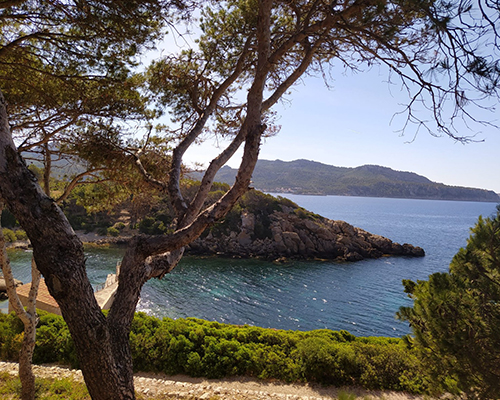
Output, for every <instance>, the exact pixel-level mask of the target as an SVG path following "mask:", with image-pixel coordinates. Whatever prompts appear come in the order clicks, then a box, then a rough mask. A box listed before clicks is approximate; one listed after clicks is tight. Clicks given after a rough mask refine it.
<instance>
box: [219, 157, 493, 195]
mask: <svg viewBox="0 0 500 400" xmlns="http://www.w3.org/2000/svg"><path fill="white" fill-rule="evenodd" d="M235 175H236V170H235V169H233V168H230V167H227V166H226V167H224V168H222V169H221V170H220V171H219V173H218V174H217V176H216V180H218V181H220V182H224V183H232V182H233V181H234V177H235ZM252 183H253V186H254V187H255V188H256V189H259V190H262V191H265V192H274V193H296V194H317V195H337V196H366V197H397V198H415V199H435V200H463V201H491V202H498V201H499V200H500V197H499V195H498V194H496V193H495V192H493V191H491V190H484V189H474V188H466V187H459V186H448V185H444V184H442V183H436V182H432V181H431V180H429V179H427V178H426V177H424V176H421V175H418V174H415V173H413V172H403V171H395V170H393V169H391V168H387V167H381V166H377V165H363V166H361V167H356V168H344V167H335V166H332V165H326V164H322V163H319V162H315V161H309V160H295V161H289V162H285V161H280V160H276V161H268V160H259V161H258V163H257V166H256V167H255V171H254V173H253V176H252Z"/></svg>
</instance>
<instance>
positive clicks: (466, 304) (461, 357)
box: [398, 207, 500, 399]
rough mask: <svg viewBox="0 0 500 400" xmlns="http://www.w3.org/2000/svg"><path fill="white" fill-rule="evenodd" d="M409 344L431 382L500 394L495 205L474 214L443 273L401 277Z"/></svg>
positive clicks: (499, 249) (482, 395) (484, 395)
mask: <svg viewBox="0 0 500 400" xmlns="http://www.w3.org/2000/svg"><path fill="white" fill-rule="evenodd" d="M404 285H405V291H406V292H407V293H408V294H409V296H410V298H412V299H413V301H414V304H413V307H403V308H401V309H400V311H399V313H398V315H399V317H400V318H402V319H404V320H407V321H409V322H410V325H411V326H412V331H413V336H412V337H408V338H407V339H408V341H409V342H410V343H412V344H413V346H414V347H415V351H417V352H418V355H419V357H420V359H421V362H422V365H423V367H424V368H425V369H426V371H427V373H428V374H429V376H430V377H431V379H432V385H433V387H437V388H441V389H443V390H446V391H448V392H456V393H458V392H462V394H463V396H465V397H467V398H472V399H498V398H500V363H499V361H500V207H498V210H497V213H496V215H494V216H492V217H491V218H482V217H479V220H478V222H477V224H476V226H475V227H474V228H472V229H471V236H470V238H469V239H468V240H467V246H466V247H465V248H462V249H460V250H459V252H458V253H457V254H456V255H455V257H453V260H452V262H451V264H450V268H449V272H448V273H435V274H432V275H430V276H429V279H428V280H426V281H417V282H413V281H410V280H406V281H404Z"/></svg>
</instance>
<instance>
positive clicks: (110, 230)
mask: <svg viewBox="0 0 500 400" xmlns="http://www.w3.org/2000/svg"><path fill="white" fill-rule="evenodd" d="M106 234H107V235H108V236H114V237H117V236H118V235H119V234H120V231H119V230H118V229H116V228H113V227H109V228H108V229H107V230H106Z"/></svg>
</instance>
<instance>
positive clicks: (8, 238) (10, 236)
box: [2, 228, 17, 243]
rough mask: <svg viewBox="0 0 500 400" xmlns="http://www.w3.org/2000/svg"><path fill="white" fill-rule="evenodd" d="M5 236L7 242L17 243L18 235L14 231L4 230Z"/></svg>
mask: <svg viewBox="0 0 500 400" xmlns="http://www.w3.org/2000/svg"><path fill="white" fill-rule="evenodd" d="M2 232H3V236H4V238H5V241H6V242H11V243H12V242H15V241H16V240H17V237H16V234H15V232H14V231H13V230H12V229H9V228H3V229H2Z"/></svg>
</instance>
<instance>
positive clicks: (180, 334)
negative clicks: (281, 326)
mask: <svg viewBox="0 0 500 400" xmlns="http://www.w3.org/2000/svg"><path fill="white" fill-rule="evenodd" d="M21 341H22V324H21V323H20V321H19V320H18V319H17V317H15V316H14V315H13V314H10V315H0V356H1V358H2V359H3V360H16V359H17V356H18V352H19V347H20V345H21ZM130 343H131V347H132V354H133V359H134V367H135V369H136V370H137V371H154V372H165V373H167V374H178V373H182V374H188V375H191V376H203V377H207V378H222V377H228V376H238V375H239V376H242V375H245V376H252V377H258V378H262V379H279V380H282V381H287V382H319V383H322V384H330V385H336V386H340V385H361V386H363V387H365V388H367V389H388V390H404V391H409V392H414V393H420V392H424V391H426V390H427V386H426V383H425V375H423V373H422V371H421V368H420V364H419V362H418V360H417V358H416V356H415V355H414V354H413V353H412V351H411V350H409V349H408V347H407V346H406V345H405V343H404V342H403V341H402V340H400V339H391V338H374V337H373V338H357V337H355V336H353V335H351V334H350V333H348V332H346V331H340V332H335V331H331V330H326V329H323V330H315V331H308V332H301V331H283V330H274V329H264V328H258V327H252V326H235V325H228V324H221V323H218V322H208V321H203V320H199V319H194V318H188V319H179V320H172V319H169V318H164V319H163V320H160V319H158V318H154V317H150V316H147V315H146V314H144V313H137V314H136V316H135V318H134V321H133V324H132V332H131V335H130ZM33 360H34V362H35V363H49V362H59V363H66V364H71V365H73V366H77V362H76V358H75V353H74V347H73V343H72V340H71V337H70V335H69V332H68V328H67V326H66V324H65V323H64V321H63V319H62V318H61V317H59V316H56V315H53V314H46V313H43V312H40V323H39V327H38V330H37V344H36V347H35V353H34V357H33Z"/></svg>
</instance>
